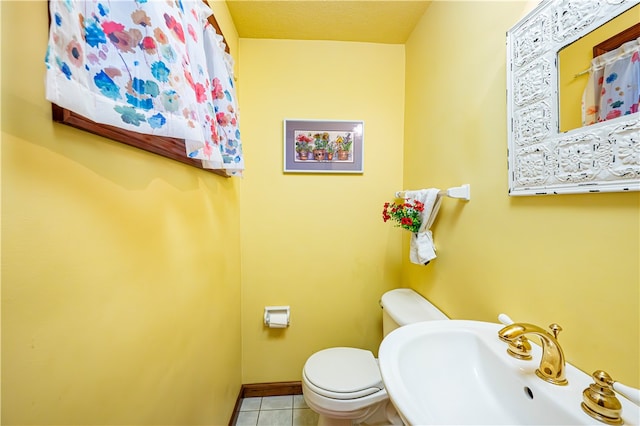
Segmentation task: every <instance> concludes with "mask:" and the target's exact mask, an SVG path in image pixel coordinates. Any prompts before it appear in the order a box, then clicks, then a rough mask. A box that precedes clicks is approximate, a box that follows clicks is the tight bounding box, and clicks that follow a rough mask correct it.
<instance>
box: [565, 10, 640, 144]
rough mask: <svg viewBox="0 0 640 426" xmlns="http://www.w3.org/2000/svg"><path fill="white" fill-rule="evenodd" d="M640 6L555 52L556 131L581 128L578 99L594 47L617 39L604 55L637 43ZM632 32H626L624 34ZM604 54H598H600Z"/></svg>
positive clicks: (579, 98) (583, 87)
mask: <svg viewBox="0 0 640 426" xmlns="http://www.w3.org/2000/svg"><path fill="white" fill-rule="evenodd" d="M638 22H640V5H637V6H635V7H633V8H631V9H629V10H627V11H626V12H624V13H623V14H621V15H620V16H617V17H615V18H614V19H612V20H610V21H609V22H607V23H605V24H604V25H602V26H600V27H598V28H596V29H595V30H593V31H591V32H590V33H589V34H587V35H585V36H584V37H582V38H580V39H579V40H576V41H575V42H573V43H571V44H569V45H567V46H565V47H564V48H562V50H560V52H558V98H559V99H558V102H559V114H560V117H559V131H560V132H566V131H568V130H572V129H576V128H579V127H582V126H583V116H582V108H581V105H582V99H583V95H584V92H585V89H586V87H587V83H588V82H589V72H588V71H587V70H589V68H590V67H591V61H592V60H593V58H594V57H595V56H597V55H594V50H595V49H594V47H595V46H597V45H599V44H601V43H602V42H603V41H605V40H610V39H613V38H615V37H616V35H621V36H622V37H621V38H619V39H618V41H617V42H615V43H614V44H611V45H610V46H609V47H608V48H606V49H605V51H609V50H613V49H616V48H618V47H619V46H621V45H622V44H623V43H624V42H627V41H631V40H635V39H637V38H638V37H639V36H640V34H638V31H639V30H640V25H639V24H638ZM629 29H631V30H634V31H626V30H629ZM602 53H604V52H603V51H600V54H602Z"/></svg>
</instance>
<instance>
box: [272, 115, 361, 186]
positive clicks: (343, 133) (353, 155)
mask: <svg viewBox="0 0 640 426" xmlns="http://www.w3.org/2000/svg"><path fill="white" fill-rule="evenodd" d="M363 149H364V121H347V120H337V121H328V120H289V119H286V120H284V171H285V173H363V171H364V168H363V161H364V151H363Z"/></svg>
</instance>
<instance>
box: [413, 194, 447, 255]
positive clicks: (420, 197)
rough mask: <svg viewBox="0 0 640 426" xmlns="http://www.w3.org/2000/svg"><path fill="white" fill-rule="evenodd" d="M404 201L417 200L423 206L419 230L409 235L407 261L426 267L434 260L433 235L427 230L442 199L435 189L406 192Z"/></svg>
mask: <svg viewBox="0 0 640 426" xmlns="http://www.w3.org/2000/svg"><path fill="white" fill-rule="evenodd" d="M405 199H406V200H408V201H411V200H417V201H420V202H421V203H423V204H424V210H423V211H422V215H421V221H422V222H421V225H420V230H419V231H418V232H417V233H415V234H413V235H411V246H410V250H409V259H410V260H411V262H412V263H415V264H417V265H426V264H428V263H429V262H431V261H432V260H433V259H435V258H436V246H435V244H434V243H433V234H432V233H431V231H430V230H429V228H431V225H432V224H433V221H434V220H435V218H436V215H437V214H438V210H440V203H441V202H442V198H441V196H440V190H439V189H437V188H430V189H421V190H419V191H406V192H405Z"/></svg>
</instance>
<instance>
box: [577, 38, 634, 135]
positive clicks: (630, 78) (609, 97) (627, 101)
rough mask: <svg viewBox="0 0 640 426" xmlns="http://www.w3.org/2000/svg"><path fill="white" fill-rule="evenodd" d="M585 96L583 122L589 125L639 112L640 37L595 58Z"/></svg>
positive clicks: (584, 124) (583, 99)
mask: <svg viewBox="0 0 640 426" xmlns="http://www.w3.org/2000/svg"><path fill="white" fill-rule="evenodd" d="M591 65H592V66H591V70H590V72H589V80H588V82H587V87H586V89H585V91H584V94H583V98H582V124H583V126H588V125H590V124H594V123H597V122H601V121H606V120H611V119H613V118H617V117H621V116H623V115H627V114H633V113H636V112H638V103H639V102H640V39H637V40H633V41H629V42H627V43H625V44H623V45H622V46H620V47H619V48H618V49H616V50H612V51H610V52H607V53H605V54H602V55H600V56H598V57H597V58H594V59H593V61H592V62H591Z"/></svg>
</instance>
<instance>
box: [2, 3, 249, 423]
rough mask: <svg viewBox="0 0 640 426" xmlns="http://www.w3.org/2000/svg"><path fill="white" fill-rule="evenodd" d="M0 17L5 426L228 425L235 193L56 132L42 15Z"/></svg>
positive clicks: (234, 330) (219, 182)
mask: <svg viewBox="0 0 640 426" xmlns="http://www.w3.org/2000/svg"><path fill="white" fill-rule="evenodd" d="M218 7H219V5H218ZM0 8H1V11H2V13H1V18H2V25H1V31H2V38H1V41H2V49H1V54H2V68H1V75H2V83H1V91H2V122H1V124H2V129H1V130H2V134H1V135H2V424H3V425H14V424H23V425H26V424H39V425H53V424H58V425H98V424H102V425H107V424H108V425H115V424H121V425H124V424H127V425H159V424H166V425H168V424H173V425H197V424H201V425H213V424H226V423H227V422H228V420H229V418H230V417H231V411H232V409H233V406H234V403H235V400H236V397H237V395H238V392H239V389H240V383H241V376H240V374H241V372H240V370H241V365H240V356H241V352H240V344H241V342H240V245H239V229H240V222H239V187H240V181H239V180H237V179H225V178H221V177H219V176H217V175H214V174H212V173H207V172H204V171H201V170H197V169H195V168H192V167H188V166H186V165H183V164H181V163H178V162H175V161H171V160H168V159H165V158H163V157H159V156H155V155H153V154H149V153H146V152H143V151H140V150H136V149H134V148H130V147H128V146H125V145H122V144H119V143H116V142H112V141H109V140H106V139H103V138H100V137H97V136H93V135H91V134H88V133H85V132H82V131H79V130H76V129H73V128H71V127H68V126H63V125H60V124H54V123H53V122H52V121H51V109H50V104H49V103H48V102H47V101H46V100H45V96H44V69H45V67H44V55H45V49H46V43H47V16H48V12H47V3H46V2H44V1H38V2H33V1H16V2H12V1H2V2H0ZM222 24H224V25H226V26H227V28H228V22H221V25H222ZM227 33H228V34H227V37H231V42H234V43H235V45H236V46H237V40H235V41H234V40H233V38H234V35H233V33H232V32H228V31H227ZM235 37H236V38H237V36H235Z"/></svg>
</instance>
